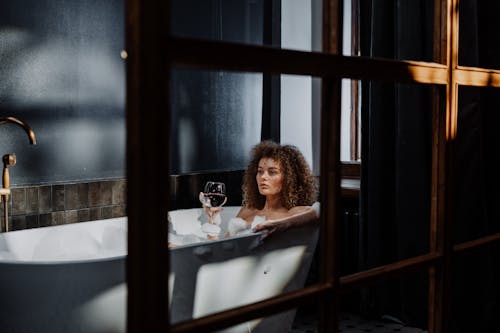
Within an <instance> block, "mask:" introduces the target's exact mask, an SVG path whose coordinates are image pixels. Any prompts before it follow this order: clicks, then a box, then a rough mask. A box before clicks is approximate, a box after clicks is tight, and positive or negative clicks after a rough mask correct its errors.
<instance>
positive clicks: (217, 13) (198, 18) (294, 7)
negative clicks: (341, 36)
mask: <svg viewBox="0 0 500 333" xmlns="http://www.w3.org/2000/svg"><path fill="white" fill-rule="evenodd" d="M171 3H172V7H171V21H172V26H171V29H172V34H174V35H176V36H181V37H190V38H201V39H209V40H220V41H227V42H236V43H243V44H256V45H267V46H273V47H281V48H286V49H295V50H302V51H311V50H321V20H322V10H321V8H322V2H321V1H320V0H286V1H282V0H270V1H264V0H239V1H227V0H209V1H207V0H189V1H186V0H175V1H172V2H171Z"/></svg>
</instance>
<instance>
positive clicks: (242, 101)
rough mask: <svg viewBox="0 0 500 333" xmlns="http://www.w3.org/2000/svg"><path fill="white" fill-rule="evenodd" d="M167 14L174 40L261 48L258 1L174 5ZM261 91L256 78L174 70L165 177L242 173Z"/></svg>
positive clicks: (179, 0)
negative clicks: (169, 162)
mask: <svg viewBox="0 0 500 333" xmlns="http://www.w3.org/2000/svg"><path fill="white" fill-rule="evenodd" d="M171 13H172V33H173V34H175V35H178V36H183V37H190V38H202V39H210V40H222V41H227V42H238V43H246V44H262V43H263V20H264V8H263V0H245V1H219V0H209V1H206V0H175V1H172V11H171ZM200 56H201V55H200ZM262 91H263V78H262V74H260V73H230V72H221V71H218V72H214V71H200V70H174V71H173V72H172V82H171V98H172V121H171V134H172V135H171V148H172V149H171V154H172V156H171V159H170V160H171V170H170V171H171V173H173V174H182V173H189V172H200V171H207V170H238V169H244V168H245V167H246V164H247V162H248V158H249V150H250V148H251V147H252V145H254V144H256V143H257V142H258V141H260V131H261V114H262V98H263V96H262V95H263V94H262Z"/></svg>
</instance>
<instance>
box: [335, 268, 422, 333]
mask: <svg viewBox="0 0 500 333" xmlns="http://www.w3.org/2000/svg"><path fill="white" fill-rule="evenodd" d="M340 312H341V315H340V322H339V330H340V331H341V332H379V331H380V332H412V333H425V332H427V326H428V322H427V318H428V275H427V274H424V273H420V274H416V275H411V276H404V277H403V278H401V279H398V280H391V281H388V282H385V283H382V284H378V285H374V286H370V287H364V288H361V289H359V290H355V291H353V292H351V293H349V294H346V295H345V296H344V297H342V298H341V300H340Z"/></svg>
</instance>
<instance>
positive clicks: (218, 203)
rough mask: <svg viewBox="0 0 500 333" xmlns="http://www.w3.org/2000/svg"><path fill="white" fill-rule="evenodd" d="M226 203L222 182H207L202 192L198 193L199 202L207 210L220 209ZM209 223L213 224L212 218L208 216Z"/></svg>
mask: <svg viewBox="0 0 500 333" xmlns="http://www.w3.org/2000/svg"><path fill="white" fill-rule="evenodd" d="M226 201H227V196H226V185H225V184H224V183H222V182H213V181H209V182H207V183H206V184H205V188H204V190H203V192H201V193H200V202H201V203H202V205H203V206H205V207H208V208H214V207H222V206H223V205H224V204H225V203H226ZM209 222H210V223H212V224H213V220H212V216H210V221H209Z"/></svg>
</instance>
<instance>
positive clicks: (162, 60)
mask: <svg viewBox="0 0 500 333" xmlns="http://www.w3.org/2000/svg"><path fill="white" fill-rule="evenodd" d="M337 13H342V1H341V0H324V1H323V16H324V17H323V40H324V43H323V50H324V51H323V52H322V53H317V52H301V51H292V50H284V49H276V48H269V47H263V46H254V45H240V44H232V43H225V42H217V41H206V40H194V39H186V38H177V37H173V36H170V34H169V31H168V26H169V24H168V21H169V20H168V18H169V1H163V0H148V1H139V0H127V2H126V33H127V42H126V43H127V52H128V55H129V57H128V59H127V178H128V190H127V203H128V206H127V215H128V220H129V233H128V259H127V283H128V299H127V301H128V307H127V330H128V331H129V332H146V331H162V332H176V333H180V332H196V331H197V332H200V331H211V330H215V329H221V328H224V327H229V326H232V325H234V324H237V323H239V322H242V321H247V320H250V319H254V318H259V317H264V316H268V315H271V314H274V313H278V312H281V311H284V310H287V309H291V308H295V307H297V306H299V305H303V304H311V303H316V304H320V308H321V311H320V315H321V316H320V319H321V320H320V323H319V329H320V332H334V331H336V330H337V327H338V320H339V313H338V312H339V307H338V302H339V297H340V295H341V294H342V293H344V292H347V291H349V290H351V289H353V288H359V287H362V286H366V285H369V284H373V283H378V282H380V281H384V280H387V279H389V278H394V277H399V276H401V275H402V274H406V273H409V272H415V271H419V272H422V271H427V272H428V273H429V309H428V310H429V327H428V329H429V332H430V333H435V332H448V331H449V327H448V326H447V323H448V322H449V314H450V306H451V304H450V294H451V289H450V288H451V287H450V283H449V281H450V279H451V277H452V276H451V275H452V274H451V272H452V267H451V262H452V258H454V257H455V256H456V255H459V254H461V253H464V252H466V251H470V250H473V249H478V248H480V247H484V246H486V245H488V244H493V243H499V242H500V233H499V234H493V235H489V236H487V237H482V238H479V239H475V240H472V241H469V242H465V243H461V244H457V245H453V242H452V237H451V235H452V221H453V207H454V206H453V205H454V203H453V197H452V193H453V186H454V184H453V156H454V155H453V154H454V151H453V140H454V138H455V137H456V128H457V99H458V87H459V86H460V85H464V86H478V87H486V86H489V87H491V86H493V87H500V71H497V70H489V69H482V68H471V67H464V66H458V0H435V43H434V45H435V62H434V63H425V62H419V61H397V60H384V59H369V58H359V57H351V56H342V55H341V52H340V51H341V40H340V38H338V36H342V24H341V21H342V19H341V16H340V15H338V14H337ZM200 55H203V56H200ZM172 67H176V68H178V67H188V68H198V69H205V70H230V71H231V70H237V71H250V72H268V73H272V74H298V75H310V76H318V77H321V78H322V110H321V117H322V118H321V119H322V121H321V189H322V191H321V202H322V216H321V222H322V223H321V240H320V246H321V249H322V252H321V254H322V257H321V268H322V271H321V282H320V283H318V284H315V285H312V286H307V287H305V288H303V289H300V290H297V291H294V292H291V293H286V294H283V295H280V296H276V297H273V298H271V299H266V300H264V301H261V302H258V303H255V304H250V305H247V306H242V307H238V308H234V309H230V310H227V311H224V312H221V313H217V314H214V315H210V316H207V317H203V318H199V319H195V320H192V321H189V322H184V323H180V324H176V325H173V326H170V325H169V323H168V297H167V295H168V292H167V291H168V288H167V281H168V273H169V272H168V262H169V254H168V249H167V246H166V244H167V223H165V221H166V220H167V212H168V208H169V207H168V202H169V200H168V199H169V198H168V196H169V193H168V189H169V186H168V181H169V179H168V171H167V170H168V166H169V160H168V159H169V157H168V156H169V142H168V137H169V135H168V130H169V126H168V123H169V112H170V110H169V89H168V87H169V73H170V68H172ZM342 78H351V79H363V80H377V79H383V80H391V81H394V82H411V83H422V84H432V85H440V86H445V87H446V95H445V96H439V95H437V94H436V97H435V105H436V107H435V110H434V117H433V120H434V121H433V123H434V129H433V149H432V157H433V158H432V161H433V162H432V179H431V181H432V186H431V218H430V231H429V232H430V240H431V241H430V249H429V252H428V253H427V254H425V255H421V256H417V257H413V258H408V259H405V260H402V261H399V262H395V263H391V264H388V265H384V266H380V267H375V268H373V269H370V270H367V271H362V272H358V273H355V274H351V275H346V276H339V273H338V272H339V269H338V267H339V263H338V257H339V252H340V251H341V250H342V249H340V248H339V247H338V245H337V244H339V243H340V242H339V240H340V234H339V221H340V218H338V217H339V214H340V201H339V198H340V193H341V192H340V173H341V172H340V171H341V163H340V160H339V158H340V151H339V150H340V134H339V133H340V128H339V126H340V121H339V120H340V81H341V79H342ZM443 105H445V106H446V107H445V108H443V107H442V106H443ZM440 106H441V107H440ZM145 177H147V179H145ZM152 177H154V179H155V182H154V184H152V183H151V182H150V181H149V180H150V179H151V178H152ZM445 281H446V283H445Z"/></svg>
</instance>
